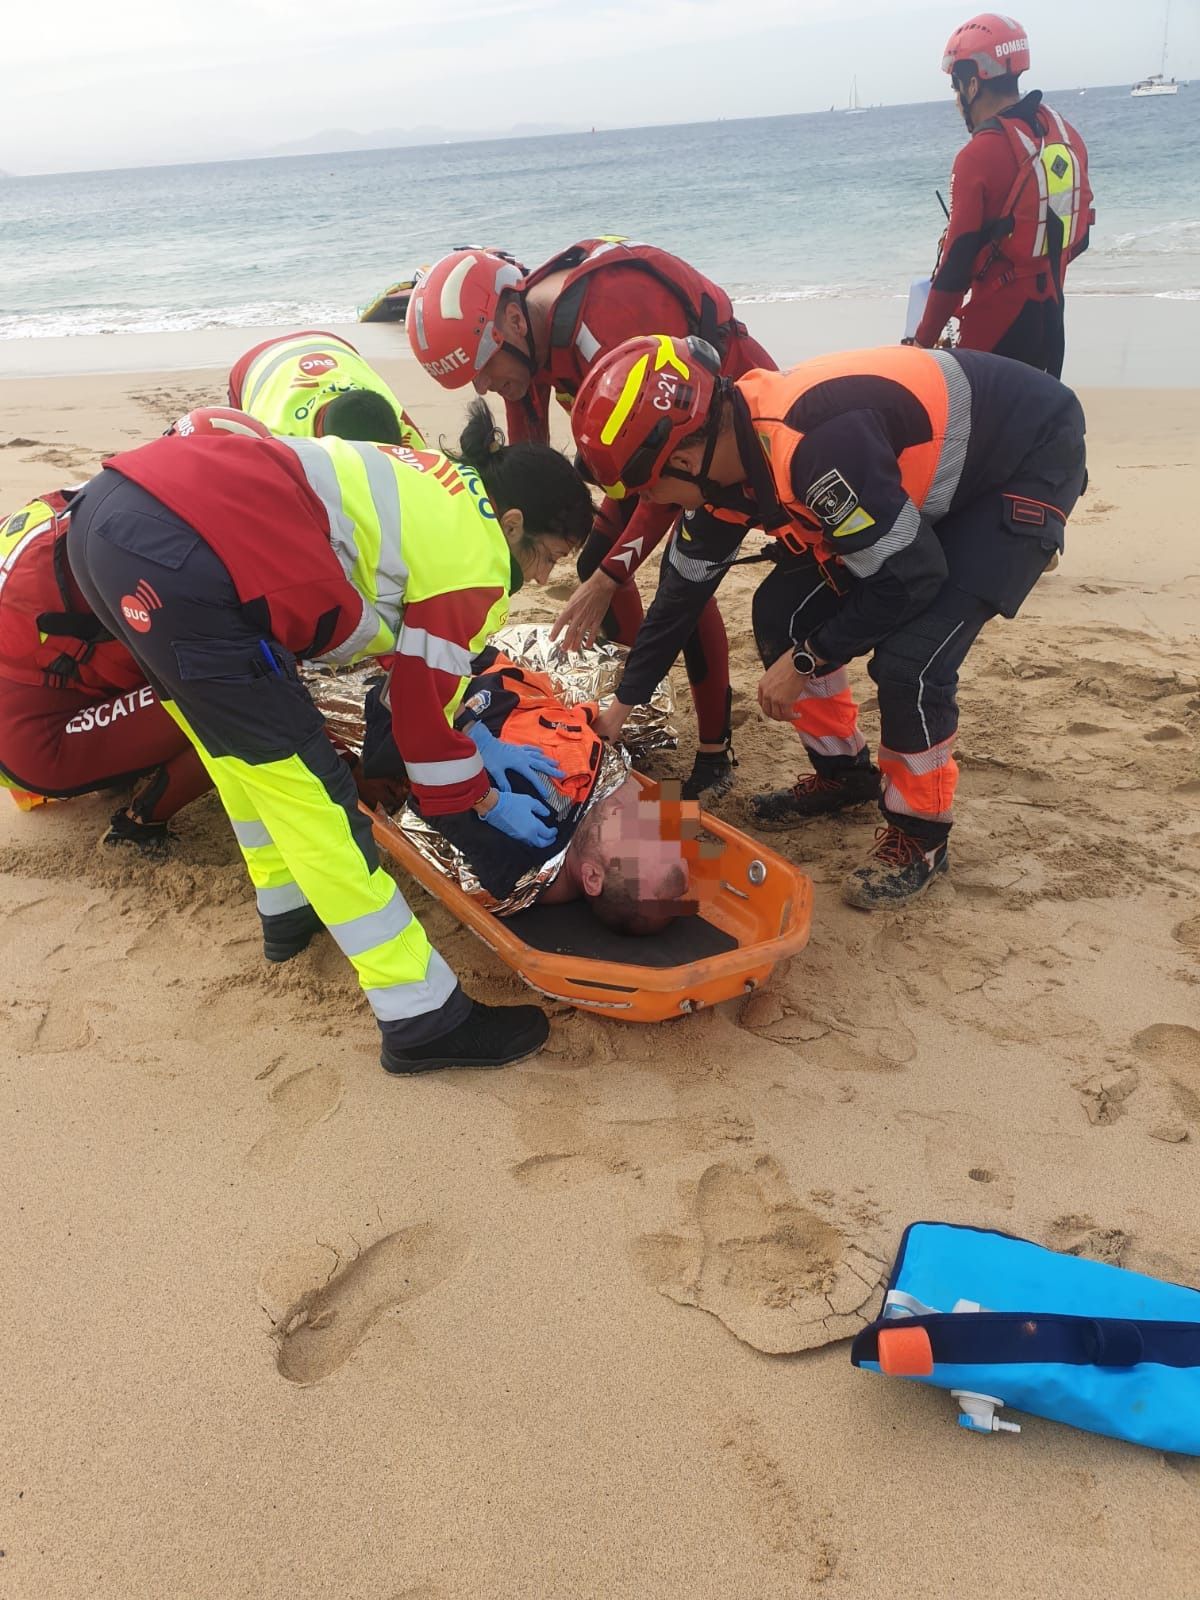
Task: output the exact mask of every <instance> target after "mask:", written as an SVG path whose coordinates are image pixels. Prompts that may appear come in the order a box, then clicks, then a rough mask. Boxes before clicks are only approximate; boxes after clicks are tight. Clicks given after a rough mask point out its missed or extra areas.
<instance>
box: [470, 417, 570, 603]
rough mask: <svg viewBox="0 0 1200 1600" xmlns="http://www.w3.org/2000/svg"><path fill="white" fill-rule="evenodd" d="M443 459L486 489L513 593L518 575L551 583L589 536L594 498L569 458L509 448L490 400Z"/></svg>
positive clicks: (523, 446)
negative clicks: (502, 541)
mask: <svg viewBox="0 0 1200 1600" xmlns="http://www.w3.org/2000/svg"><path fill="white" fill-rule="evenodd" d="M443 448H444V447H443ZM445 453H446V455H448V456H449V457H450V459H451V460H452V461H455V462H457V463H458V465H459V466H460V467H465V468H466V469H467V470H468V471H469V472H472V473H474V474H475V475H476V476H477V477H478V478H479V480H480V482H481V483H482V484H483V488H484V492H485V493H486V495H487V497H488V499H489V500H490V501H491V503H492V506H493V508H494V509H495V512H496V515H497V517H498V518H499V519H500V526H501V528H502V529H503V531H504V537H505V539H506V540H507V542H508V548H509V552H510V554H511V556H512V559H513V563H514V567H515V571H514V583H513V590H514V591H515V590H517V589H519V588H520V587H521V584H520V583H519V582H516V581H515V579H516V576H517V573H518V572H519V574H520V577H521V580H522V582H523V581H524V580H525V579H529V580H530V581H531V582H533V583H547V582H548V581H549V578H550V574H551V572H552V571H553V570H554V567H555V564H556V563H557V562H559V561H561V560H563V558H564V557H565V556H568V555H570V554H571V553H572V551H575V550H578V549H579V548H580V547H581V546H582V545H583V543H584V541H585V540H586V538H587V536H588V534H589V533H590V532H591V530H592V522H593V520H594V518H595V510H594V507H593V506H592V497H591V495H590V494H589V493H588V490H587V486H586V485H585V483H584V481H583V479H582V478H581V477H580V476H579V474H578V473H577V472H576V471H575V468H574V467H573V466H572V465H571V463H570V462H569V461H568V460H567V458H566V456H564V455H562V454H560V452H559V451H557V450H554V449H552V448H551V446H550V445H546V444H530V443H527V442H526V443H520V444H505V442H504V435H503V434H502V433H501V432H500V430H499V428H497V426H496V423H495V420H494V418H493V417H492V413H491V412H490V411H489V410H488V404H487V401H486V400H474V401H472V403H471V407H470V410H469V411H468V412H467V423H466V426H465V427H464V429H463V431H462V436H461V438H460V439H459V441H458V449H457V450H446V452H445Z"/></svg>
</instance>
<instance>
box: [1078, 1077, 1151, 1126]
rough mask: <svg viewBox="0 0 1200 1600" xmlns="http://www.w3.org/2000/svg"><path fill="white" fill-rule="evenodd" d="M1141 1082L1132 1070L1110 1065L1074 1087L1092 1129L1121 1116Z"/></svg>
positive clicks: (1106, 1124) (1114, 1120)
mask: <svg viewBox="0 0 1200 1600" xmlns="http://www.w3.org/2000/svg"><path fill="white" fill-rule="evenodd" d="M1140 1082H1141V1078H1140V1077H1139V1075H1138V1070H1137V1068H1136V1067H1121V1066H1112V1067H1109V1068H1107V1069H1106V1070H1105V1071H1104V1072H1097V1073H1095V1074H1093V1076H1092V1077H1090V1078H1085V1079H1084V1080H1083V1082H1081V1083H1077V1084H1076V1085H1075V1090H1076V1092H1077V1093H1078V1095H1079V1103H1080V1105H1081V1106H1082V1107H1083V1109H1084V1111H1085V1112H1086V1113H1087V1119H1088V1121H1089V1122H1090V1123H1091V1124H1092V1126H1093V1127H1101V1128H1107V1127H1109V1126H1111V1124H1112V1123H1114V1122H1116V1121H1117V1119H1118V1118H1119V1117H1123V1116H1124V1115H1125V1102H1126V1100H1128V1099H1129V1097H1130V1095H1131V1094H1132V1093H1133V1092H1134V1090H1135V1089H1136V1088H1137V1086H1138V1084H1139V1083H1140Z"/></svg>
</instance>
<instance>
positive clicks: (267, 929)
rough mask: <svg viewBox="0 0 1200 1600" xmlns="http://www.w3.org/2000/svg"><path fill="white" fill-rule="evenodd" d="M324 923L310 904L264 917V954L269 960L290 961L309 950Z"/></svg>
mask: <svg viewBox="0 0 1200 1600" xmlns="http://www.w3.org/2000/svg"><path fill="white" fill-rule="evenodd" d="M323 927H324V923H323V922H322V921H321V919H320V917H319V916H318V915H317V913H316V912H315V911H314V910H313V908H312V907H311V906H310V905H303V906H297V907H296V909H295V910H294V911H280V912H277V913H276V914H275V915H274V916H271V917H264V918H263V955H264V956H266V958H267V960H268V961H276V962H278V961H290V960H291V959H292V957H293V956H298V955H299V954H300V952H301V950H307V949H308V946H309V944H310V943H311V942H312V938H313V935H314V934H317V933H320V931H321V929H322V928H323Z"/></svg>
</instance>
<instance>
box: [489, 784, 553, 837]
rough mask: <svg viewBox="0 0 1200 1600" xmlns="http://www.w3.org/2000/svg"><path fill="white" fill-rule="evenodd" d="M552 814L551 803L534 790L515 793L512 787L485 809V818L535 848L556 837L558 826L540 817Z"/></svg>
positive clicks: (502, 831)
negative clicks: (538, 797)
mask: <svg viewBox="0 0 1200 1600" xmlns="http://www.w3.org/2000/svg"><path fill="white" fill-rule="evenodd" d="M549 815H550V809H549V807H548V806H544V805H543V804H542V802H541V801H540V800H535V799H534V798H533V796H532V795H531V794H513V792H512V791H511V789H506V790H504V791H502V792H501V793H500V794H498V795H497V796H496V803H495V805H494V806H493V807H492V809H491V810H490V811H485V812H484V813H483V817H482V820H483V821H484V822H490V823H491V825H492V827H493V828H499V830H500V832H501V833H506V834H507V835H508V837H509V838H510V839H516V840H517V841H518V842H519V843H520V844H527V845H530V846H531V847H532V848H533V849H534V850H544V849H545V848H546V846H547V845H551V844H553V843H554V840H555V837H556V835H555V832H554V829H553V828H548V827H547V826H546V824H545V823H544V822H542V821H541V820H540V819H541V818H542V817H548V816H549Z"/></svg>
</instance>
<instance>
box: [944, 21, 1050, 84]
mask: <svg viewBox="0 0 1200 1600" xmlns="http://www.w3.org/2000/svg"><path fill="white" fill-rule="evenodd" d="M968 63H970V65H971V66H972V67H973V68H974V69H975V76H976V77H977V78H980V79H987V78H1003V77H1006V76H1007V75H1009V74H1011V75H1012V76H1013V77H1016V75H1017V74H1018V73H1020V72H1028V70H1029V38H1028V35H1027V34H1026V32H1025V29H1024V28H1023V27H1022V26H1021V24H1020V23H1019V22H1017V21H1016V19H1015V18H1013V17H1002V16H999V15H998V14H997V13H996V12H995V11H985V12H984V13H983V14H982V16H978V17H972V18H971V20H970V22H964V23H963V25H962V27H961V28H955V30H954V32H953V33H952V34H951V35H950V38H949V41H948V43H947V45H946V53H945V55H944V56H943V57H942V71H943V72H953V71H954V69H955V67H957V66H959V65H963V66H965V65H967V64H968Z"/></svg>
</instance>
